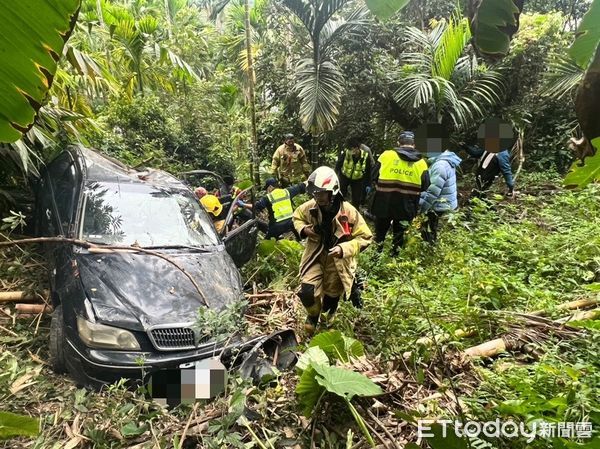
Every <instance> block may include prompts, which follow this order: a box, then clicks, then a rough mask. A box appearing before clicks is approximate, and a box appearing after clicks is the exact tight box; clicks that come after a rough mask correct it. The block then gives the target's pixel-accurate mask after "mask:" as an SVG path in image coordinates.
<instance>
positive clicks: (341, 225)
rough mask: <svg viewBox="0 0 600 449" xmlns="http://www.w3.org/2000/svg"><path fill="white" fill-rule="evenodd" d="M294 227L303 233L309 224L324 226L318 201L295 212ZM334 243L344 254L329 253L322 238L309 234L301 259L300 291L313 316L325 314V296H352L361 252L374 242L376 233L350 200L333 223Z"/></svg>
mask: <svg viewBox="0 0 600 449" xmlns="http://www.w3.org/2000/svg"><path fill="white" fill-rule="evenodd" d="M293 221H294V227H295V228H296V231H298V233H299V234H300V235H302V230H303V229H304V228H305V227H307V226H315V227H317V228H318V227H320V226H322V215H321V211H320V209H319V207H318V206H317V204H316V202H315V200H310V201H307V202H306V203H304V204H302V205H301V206H300V207H298V208H297V209H296V210H295V211H294V218H293ZM331 226H333V230H334V243H335V245H334V246H339V247H340V248H341V249H342V257H341V258H334V257H332V256H329V255H328V252H329V251H328V249H327V248H325V246H324V244H323V242H322V241H321V240H322V238H321V237H320V236H318V237H310V236H309V237H307V240H306V247H305V249H304V254H303V255H302V260H301V261H300V277H301V282H302V284H301V287H300V291H299V293H298V296H299V297H300V299H301V301H302V304H303V305H304V307H305V308H306V311H307V312H308V315H309V316H310V317H318V316H319V314H320V313H321V307H322V304H323V297H325V296H329V297H332V298H337V297H340V296H342V295H344V294H345V295H346V297H348V296H349V295H350V292H351V290H352V284H353V282H354V276H355V274H356V268H357V265H358V254H359V253H360V252H361V251H362V250H364V249H365V248H366V247H367V246H369V244H370V243H371V239H372V237H373V236H372V234H371V230H370V229H369V227H368V226H367V224H366V222H365V220H364V218H363V217H362V216H361V215H360V213H359V212H358V211H357V210H356V209H355V208H354V206H352V204H350V203H349V202H346V201H343V202H342V204H341V206H340V210H339V212H338V213H337V215H336V217H335V219H334V220H333V222H332V223H331Z"/></svg>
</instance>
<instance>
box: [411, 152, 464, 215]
mask: <svg viewBox="0 0 600 449" xmlns="http://www.w3.org/2000/svg"><path fill="white" fill-rule="evenodd" d="M461 162H462V159H461V158H460V157H458V156H457V155H456V153H453V152H452V151H444V152H443V153H442V154H440V155H439V156H438V157H436V158H435V159H434V160H433V164H431V166H430V167H429V178H430V182H431V184H430V185H429V188H428V189H427V190H426V191H424V192H422V193H421V201H420V206H421V212H423V213H427V212H429V211H430V210H432V209H433V210H434V211H435V212H446V211H449V210H454V209H456V208H457V207H458V194H457V189H456V167H458V166H459V165H460V163H461Z"/></svg>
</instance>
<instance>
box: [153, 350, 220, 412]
mask: <svg viewBox="0 0 600 449" xmlns="http://www.w3.org/2000/svg"><path fill="white" fill-rule="evenodd" d="M226 381H227V369H226V368H225V365H223V364H222V363H221V362H220V361H219V360H218V359H204V360H199V361H197V362H191V363H184V364H181V365H179V367H178V368H170V369H164V370H160V371H156V372H154V373H152V374H151V376H150V378H149V381H148V392H149V394H150V396H151V397H152V399H154V401H156V402H158V403H159V404H161V405H167V406H169V407H175V406H177V405H179V404H192V403H194V402H196V400H197V399H211V398H214V397H215V396H218V395H219V394H220V393H222V392H223V391H224V390H225V383H226Z"/></svg>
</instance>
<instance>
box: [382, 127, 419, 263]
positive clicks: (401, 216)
mask: <svg viewBox="0 0 600 449" xmlns="http://www.w3.org/2000/svg"><path fill="white" fill-rule="evenodd" d="M398 145H399V147H398V148H394V149H392V150H387V151H384V152H383V153H382V154H381V156H379V159H377V163H376V164H375V169H374V178H375V181H376V191H375V197H374V199H373V206H372V213H373V215H374V216H375V242H377V243H378V244H379V245H380V246H381V245H383V241H384V240H385V236H386V234H387V232H388V230H389V228H390V224H391V225H392V231H393V240H392V255H396V254H397V253H398V250H399V248H400V247H402V245H403V244H404V232H405V231H406V229H407V228H408V227H409V226H410V223H411V222H412V221H413V220H414V218H415V217H416V216H417V213H418V212H419V198H420V194H421V192H423V191H425V190H427V187H429V172H428V171H427V162H425V160H424V159H423V158H422V156H421V154H420V153H419V152H417V150H416V149H415V135H414V133H413V132H412V131H404V132H402V133H401V134H400V137H399V138H398Z"/></svg>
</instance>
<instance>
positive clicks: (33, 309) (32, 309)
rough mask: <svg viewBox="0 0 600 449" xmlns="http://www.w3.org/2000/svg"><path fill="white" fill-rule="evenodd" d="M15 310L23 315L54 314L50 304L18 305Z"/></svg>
mask: <svg viewBox="0 0 600 449" xmlns="http://www.w3.org/2000/svg"><path fill="white" fill-rule="evenodd" d="M15 310H17V312H19V314H21V313H25V314H27V313H34V314H38V313H52V310H53V308H52V306H51V305H49V304H17V305H15Z"/></svg>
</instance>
